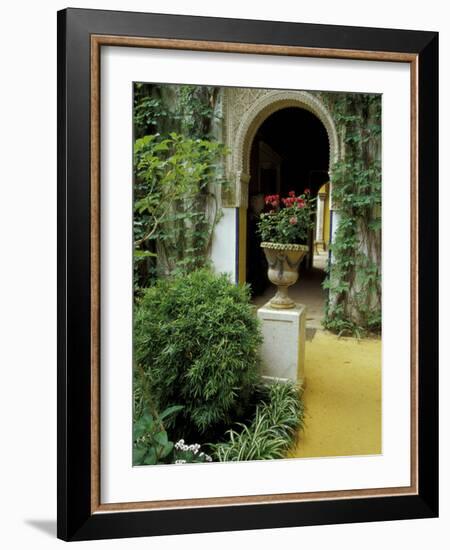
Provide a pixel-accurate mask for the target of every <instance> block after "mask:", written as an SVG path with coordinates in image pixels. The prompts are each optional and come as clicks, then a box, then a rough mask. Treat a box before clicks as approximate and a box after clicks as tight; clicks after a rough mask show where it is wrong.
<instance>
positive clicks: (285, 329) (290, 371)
mask: <svg viewBox="0 0 450 550" xmlns="http://www.w3.org/2000/svg"><path fill="white" fill-rule="evenodd" d="M258 319H259V320H260V322H261V329H262V335H263V343H262V346H261V363H262V372H261V375H262V377H263V380H265V381H267V382H271V381H275V380H280V381H283V380H284V381H286V380H292V381H293V382H296V383H297V384H299V385H303V386H304V384H305V375H304V372H305V324H306V306H304V305H301V304H296V306H295V308H292V309H272V308H271V307H270V306H269V303H267V304H265V305H264V306H263V307H260V308H259V309H258Z"/></svg>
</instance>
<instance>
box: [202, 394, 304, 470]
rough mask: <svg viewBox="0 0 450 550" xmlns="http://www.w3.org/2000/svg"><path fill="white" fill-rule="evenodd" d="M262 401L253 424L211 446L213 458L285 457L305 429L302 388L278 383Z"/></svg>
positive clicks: (225, 459)
mask: <svg viewBox="0 0 450 550" xmlns="http://www.w3.org/2000/svg"><path fill="white" fill-rule="evenodd" d="M260 394H261V400H260V403H259V404H258V405H257V407H256V413H255V417H254V419H253V421H252V422H251V423H250V424H249V425H245V424H239V426H240V427H241V430H240V431H236V430H228V431H227V434H226V435H227V436H228V441H226V442H224V443H218V444H211V445H210V448H211V450H212V454H213V459H215V460H219V461H220V462H228V461H238V460H273V459H276V458H283V457H284V456H285V455H286V452H287V451H288V450H289V448H290V447H291V446H292V444H293V442H294V441H295V437H296V434H297V432H298V430H300V429H302V428H303V421H304V407H303V401H302V399H301V397H300V393H299V389H298V387H297V386H296V385H295V384H292V383H276V384H272V385H270V386H264V387H262V388H261V389H260Z"/></svg>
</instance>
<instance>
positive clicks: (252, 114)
mask: <svg viewBox="0 0 450 550" xmlns="http://www.w3.org/2000/svg"><path fill="white" fill-rule="evenodd" d="M287 107H300V108H302V109H306V110H307V111H309V112H311V113H313V114H314V115H315V116H317V118H318V119H319V120H320V121H321V122H322V124H323V125H324V127H325V129H326V131H327V134H328V142H329V147H330V151H329V159H330V161H329V173H330V172H331V166H332V165H333V164H334V162H336V161H337V160H338V158H339V141H338V135H337V132H336V128H335V125H334V122H333V118H332V116H331V114H330V112H329V111H328V109H327V108H326V106H325V105H324V103H323V102H322V101H321V100H320V99H319V98H317V97H316V96H315V95H313V93H311V92H304V91H297V90H264V89H253V88H227V89H226V91H225V94H224V131H225V141H226V144H227V147H228V148H229V150H230V151H231V154H230V155H229V157H228V159H227V166H226V169H227V176H228V179H229V181H231V182H232V181H235V182H236V193H234V194H233V193H232V194H231V195H230V197H233V198H234V201H233V204H230V203H229V202H228V201H226V200H225V201H224V206H235V207H240V206H241V207H246V205H247V203H248V196H247V197H245V196H244V195H245V194H247V195H248V193H247V186H248V180H247V181H246V182H245V183H246V184H247V185H242V183H243V182H242V181H241V177H240V176H239V175H240V174H246V175H248V174H250V152H251V145H252V142H253V139H254V137H255V135H256V132H257V130H258V128H259V127H260V126H261V124H262V123H263V122H264V121H265V120H266V119H267V118H268V117H269V116H270V115H272V114H273V113H275V112H276V111H279V110H281V109H285V108H287ZM248 177H249V176H248ZM330 179H331V173H330ZM227 202H228V204H227Z"/></svg>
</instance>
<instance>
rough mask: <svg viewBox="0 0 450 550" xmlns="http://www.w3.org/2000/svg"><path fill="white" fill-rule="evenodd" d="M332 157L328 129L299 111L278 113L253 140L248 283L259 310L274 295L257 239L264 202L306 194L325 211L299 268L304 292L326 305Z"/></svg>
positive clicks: (281, 110) (270, 118)
mask: <svg viewBox="0 0 450 550" xmlns="http://www.w3.org/2000/svg"><path fill="white" fill-rule="evenodd" d="M329 151H330V146H329V141H328V134H327V131H326V129H325V127H324V125H323V124H322V122H321V121H320V120H319V118H318V117H317V116H315V115H314V114H313V113H311V112H310V111H308V110H306V109H302V108H300V107H287V108H284V109H280V110H278V111H276V112H275V113H273V114H272V115H270V116H269V117H268V118H267V119H266V120H265V121H264V122H263V123H262V124H261V126H260V127H259V128H258V130H257V132H256V134H255V137H254V139H253V142H252V146H251V153H250V181H249V185H248V190H249V199H248V209H247V235H246V241H247V242H246V245H247V246H246V250H247V253H246V281H247V282H248V283H249V284H250V287H251V291H252V296H253V299H254V301H255V303H258V305H259V303H261V302H264V300H265V299H266V294H267V293H268V292H269V293H270V292H271V289H270V287H271V283H270V281H269V280H268V278H267V264H266V260H265V257H264V253H263V251H262V249H261V247H260V243H261V239H260V237H259V236H258V234H257V233H256V222H257V220H258V217H259V215H260V213H261V212H262V210H263V209H264V196H265V195H271V194H280V195H281V196H287V194H288V193H289V191H292V190H293V191H295V192H296V194H300V193H303V191H304V189H306V188H308V189H310V191H311V195H312V196H313V197H316V200H317V204H318V205H319V201H320V206H319V208H320V207H322V208H321V210H320V212H319V211H317V214H318V215H320V216H321V217H320V218H317V219H316V227H315V228H314V229H313V230H312V231H311V235H310V242H309V253H308V256H307V257H306V258H305V260H304V261H303V263H302V265H301V267H300V273H301V275H300V279H303V288H304V289H305V291H306V288H305V285H306V286H308V287H311V285H312V286H313V287H315V292H313V294H316V297H319V298H320V299H319V301H320V302H321V304H322V303H323V293H322V290H321V282H322V279H323V276H324V267H325V265H326V261H327V260H326V258H327V251H328V245H329V232H330V222H329V174H328V168H329V162H330V158H329ZM319 192H320V193H319ZM319 194H320V196H319ZM327 232H328V233H327ZM319 237H321V238H319ZM318 241H324V242H318ZM297 286H298V288H296V287H297ZM301 289H302V286H301V285H300V284H298V285H294V287H293V288H292V289H291V291H290V293H291V294H292V297H293V298H294V299H296V297H295V295H296V294H297V292H301ZM311 290H312V288H309V291H311ZM272 291H273V289H272ZM309 293H310V294H311V292H309ZM301 294H302V295H303V294H304V293H303V292H301ZM301 301H302V303H304V302H305V299H304V296H301Z"/></svg>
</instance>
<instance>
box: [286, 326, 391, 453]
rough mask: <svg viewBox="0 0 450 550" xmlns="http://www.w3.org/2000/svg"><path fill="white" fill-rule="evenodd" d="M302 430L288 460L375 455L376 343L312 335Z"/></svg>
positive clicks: (378, 379)
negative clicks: (292, 458)
mask: <svg viewBox="0 0 450 550" xmlns="http://www.w3.org/2000/svg"><path fill="white" fill-rule="evenodd" d="M305 376H306V390H305V393H304V402H305V408H306V416H305V423H306V425H305V430H304V432H303V433H302V434H300V436H299V439H298V443H297V447H296V448H295V449H294V450H292V451H291V453H290V455H289V456H290V457H297V458H300V457H301V458H306V457H320V456H350V455H366V454H378V453H381V340H379V339H362V340H359V341H358V340H357V339H356V338H338V337H337V336H335V335H333V334H330V333H328V332H324V331H320V330H318V331H317V332H316V334H315V336H314V338H313V340H312V341H310V342H307V343H306V363H305Z"/></svg>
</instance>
